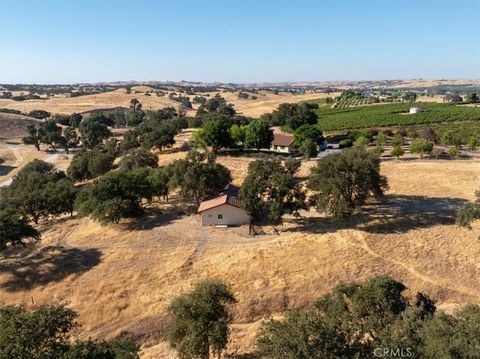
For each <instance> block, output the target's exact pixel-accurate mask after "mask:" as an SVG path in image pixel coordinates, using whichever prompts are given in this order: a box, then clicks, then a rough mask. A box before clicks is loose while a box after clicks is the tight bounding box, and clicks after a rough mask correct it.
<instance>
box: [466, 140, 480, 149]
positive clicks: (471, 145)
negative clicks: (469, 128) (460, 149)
mask: <svg viewBox="0 0 480 359" xmlns="http://www.w3.org/2000/svg"><path fill="white" fill-rule="evenodd" d="M477 148H478V139H477V138H476V137H470V139H469V140H468V149H469V150H472V151H475V150H476V149H477Z"/></svg>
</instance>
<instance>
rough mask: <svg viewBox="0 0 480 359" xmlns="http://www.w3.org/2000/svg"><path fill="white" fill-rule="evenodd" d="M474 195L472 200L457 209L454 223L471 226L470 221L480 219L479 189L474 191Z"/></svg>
mask: <svg viewBox="0 0 480 359" xmlns="http://www.w3.org/2000/svg"><path fill="white" fill-rule="evenodd" d="M475 197H476V198H475V200H474V201H473V202H470V203H467V204H465V205H464V206H463V207H462V208H460V209H459V210H458V212H457V220H456V223H457V224H458V225H459V226H462V227H467V228H471V224H472V222H473V221H475V220H477V219H480V191H477V192H475Z"/></svg>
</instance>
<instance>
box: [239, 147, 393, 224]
mask: <svg viewBox="0 0 480 359" xmlns="http://www.w3.org/2000/svg"><path fill="white" fill-rule="evenodd" d="M299 167H300V161H299V160H294V159H290V160H288V161H285V163H281V162H280V161H279V160H264V159H261V160H257V161H254V162H251V163H250V164H249V167H248V174H247V176H246V178H245V180H244V182H243V185H242V188H241V189H240V193H239V196H240V199H241V201H242V206H243V208H244V209H245V210H246V212H247V213H248V214H249V216H250V218H251V219H252V222H253V223H260V222H262V221H265V220H267V221H268V222H273V223H279V222H281V219H282V216H283V215H284V214H286V213H292V214H294V215H295V214H296V213H298V211H299V210H301V209H308V208H309V207H312V206H313V207H315V208H316V209H317V210H318V211H319V212H325V213H327V214H329V215H331V216H333V217H334V218H343V217H348V216H349V215H351V214H352V213H353V212H354V210H355V209H356V208H357V207H359V206H361V205H363V204H365V202H366V201H367V199H368V198H369V197H370V196H374V197H375V198H377V199H379V200H380V199H382V198H383V193H384V191H385V190H386V189H387V188H388V183H387V179H386V177H384V176H382V175H381V174H380V160H379V158H378V156H376V155H375V154H373V153H370V152H368V151H366V150H365V149H364V148H362V147H354V148H352V149H348V150H346V151H343V152H341V153H338V154H333V155H330V156H327V157H325V158H324V159H322V160H321V161H318V163H317V165H316V166H315V167H313V168H312V169H311V173H310V176H309V179H308V181H307V184H306V188H305V186H304V185H303V184H302V183H301V181H300V180H299V179H298V178H296V177H295V173H296V172H297V171H298V169H299ZM307 189H308V192H309V193H310V197H309V198H308V200H307V195H306V192H307Z"/></svg>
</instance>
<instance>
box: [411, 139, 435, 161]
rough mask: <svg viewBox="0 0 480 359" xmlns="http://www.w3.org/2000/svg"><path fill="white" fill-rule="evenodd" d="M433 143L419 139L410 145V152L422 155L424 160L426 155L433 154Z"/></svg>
mask: <svg viewBox="0 0 480 359" xmlns="http://www.w3.org/2000/svg"><path fill="white" fill-rule="evenodd" d="M432 149H433V143H432V142H430V141H428V140H426V139H425V138H417V139H415V140H413V141H412V143H411V144H410V152H411V153H418V154H420V158H423V155H424V154H425V153H430V152H432Z"/></svg>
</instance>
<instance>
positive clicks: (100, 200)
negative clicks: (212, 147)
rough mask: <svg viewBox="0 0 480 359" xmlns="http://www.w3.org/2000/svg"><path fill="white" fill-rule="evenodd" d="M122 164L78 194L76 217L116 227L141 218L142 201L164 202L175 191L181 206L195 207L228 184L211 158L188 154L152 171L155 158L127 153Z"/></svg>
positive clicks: (225, 172)
mask: <svg viewBox="0 0 480 359" xmlns="http://www.w3.org/2000/svg"><path fill="white" fill-rule="evenodd" d="M123 161H125V162H124V163H123V164H122V162H123ZM122 162H121V163H120V167H121V169H120V170H118V171H111V172H108V173H107V174H105V175H103V176H102V177H100V178H98V179H97V180H95V181H94V182H93V183H91V184H89V185H86V186H85V187H84V188H83V189H82V190H81V192H80V193H79V194H78V197H77V198H76V201H75V207H74V208H75V209H76V211H77V212H78V214H79V215H81V216H91V217H92V218H94V219H96V220H98V221H100V222H102V223H109V222H114V223H118V222H119V221H120V220H121V219H122V218H128V217H134V216H137V215H139V214H141V213H142V212H143V204H144V202H145V201H147V202H149V201H152V200H153V199H154V198H159V199H160V198H162V199H165V200H167V201H168V196H169V193H170V192H171V191H173V190H177V191H178V197H179V199H180V200H181V201H183V202H184V203H185V204H192V203H194V204H195V205H198V204H199V203H200V202H201V201H202V200H203V199H204V198H205V197H206V196H208V195H211V194H215V193H217V192H218V191H220V190H222V189H223V188H225V186H226V185H227V184H228V183H230V181H231V176H230V171H229V170H228V169H227V168H226V167H224V166H222V165H220V164H218V163H216V162H215V160H214V158H213V157H212V156H209V157H208V158H207V155H206V154H203V153H198V152H190V153H189V154H188V156H187V158H185V159H181V160H177V161H175V162H173V163H171V164H170V165H168V166H165V167H162V168H155V167H156V166H157V162H156V158H155V159H154V158H152V157H151V156H149V155H148V154H147V153H146V152H145V151H144V150H136V151H135V153H130V154H129V155H127V156H126V157H124V159H123V160H122ZM148 167H150V168H148Z"/></svg>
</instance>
